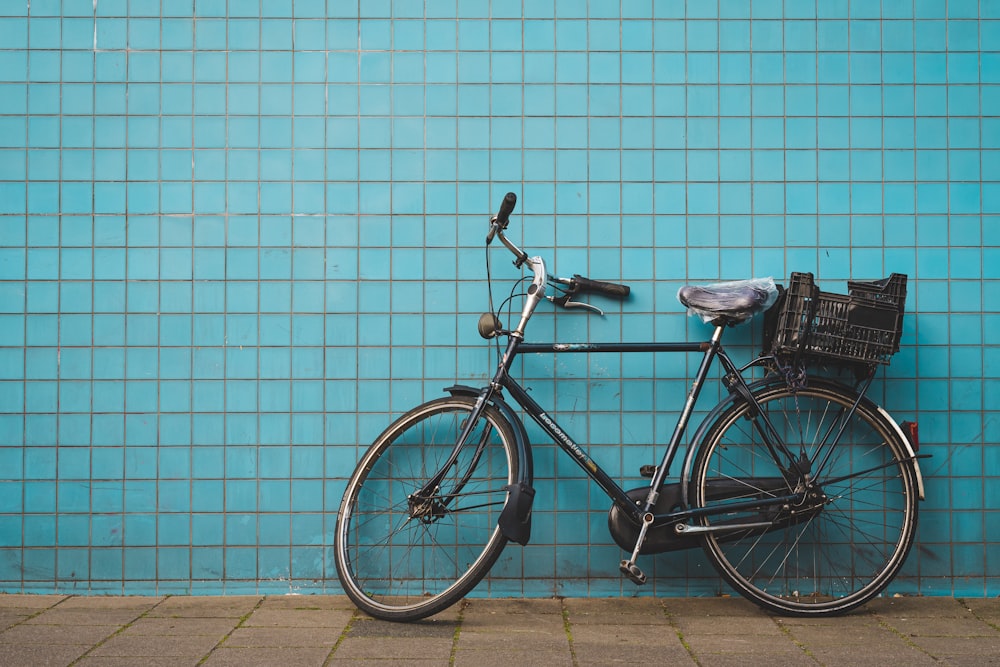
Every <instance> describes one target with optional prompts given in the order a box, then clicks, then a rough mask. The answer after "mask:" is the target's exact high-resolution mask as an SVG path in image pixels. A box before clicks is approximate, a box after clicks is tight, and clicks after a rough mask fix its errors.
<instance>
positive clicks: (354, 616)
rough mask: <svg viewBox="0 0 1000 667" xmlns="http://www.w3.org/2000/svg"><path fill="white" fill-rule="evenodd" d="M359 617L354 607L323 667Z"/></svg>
mask: <svg viewBox="0 0 1000 667" xmlns="http://www.w3.org/2000/svg"><path fill="white" fill-rule="evenodd" d="M462 608H463V609H464V608H465V607H464V606H463V607H462ZM359 618H361V612H360V611H358V610H357V609H355V610H354V613H352V614H351V618H350V619H348V621H347V625H345V626H344V629H343V630H342V631H341V633H340V636H339V637H337V642H336V643H335V644H334V645H333V648H331V649H330V652H329V653H328V654H327V656H326V660H324V661H323V665H324V667H325V666H326V665H329V664H330V661H331V660H333V656H334V655H336V653H337V651H338V650H339V649H340V645H341V644H343V643H344V640H346V639H347V635H349V634H350V632H351V628H353V627H354V622H355V621H357V620H358V619H359ZM456 633H457V631H456ZM452 655H454V648H453V649H452Z"/></svg>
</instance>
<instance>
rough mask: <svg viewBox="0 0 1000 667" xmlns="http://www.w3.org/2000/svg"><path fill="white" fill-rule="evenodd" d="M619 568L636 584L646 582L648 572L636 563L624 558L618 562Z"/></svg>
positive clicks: (639, 584) (640, 584)
mask: <svg viewBox="0 0 1000 667" xmlns="http://www.w3.org/2000/svg"><path fill="white" fill-rule="evenodd" d="M618 569H619V570H621V573H622V574H624V575H625V576H626V577H628V578H629V580H630V581H631V582H632V583H633V584H635V585H636V586H642V585H643V584H644V583H646V574H645V573H644V572H643V571H642V570H640V569H639V566H638V565H636V564H635V563H630V562H629V561H627V560H623V561H622V562H621V563H619V564H618Z"/></svg>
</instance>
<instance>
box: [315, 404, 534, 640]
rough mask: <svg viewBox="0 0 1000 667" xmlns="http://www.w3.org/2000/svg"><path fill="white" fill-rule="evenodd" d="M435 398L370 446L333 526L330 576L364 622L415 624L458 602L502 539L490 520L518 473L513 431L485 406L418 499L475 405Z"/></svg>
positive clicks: (481, 573) (491, 559)
mask: <svg viewBox="0 0 1000 667" xmlns="http://www.w3.org/2000/svg"><path fill="white" fill-rule="evenodd" d="M475 402H476V401H475V399H474V398H470V397H464V396H453V397H446V398H441V399H438V400H435V401H431V402H429V403H425V404H423V405H421V406H419V407H417V408H414V409H413V410H411V411H410V412H408V413H406V414H405V415H403V416H402V417H400V418H399V419H398V420H396V421H395V422H394V423H393V424H392V425H391V426H389V428H388V429H386V431H385V432H384V433H382V435H380V436H379V437H378V439H377V440H376V441H375V442H374V444H372V446H371V447H370V448H369V449H368V451H367V452H366V453H365V455H364V456H363V457H362V459H361V461H360V462H359V463H358V466H357V469H356V470H355V471H354V474H353V475H352V476H351V479H350V481H349V482H348V485H347V489H346V491H345V493H344V499H343V501H342V503H341V506H340V514H339V516H338V518H337V527H336V531H335V534H334V552H335V559H336V565H337V574H338V576H339V578H340V582H341V584H342V585H343V587H344V591H345V592H346V593H347V595H348V597H350V598H351V600H352V601H353V602H354V603H355V604H356V605H357V606H358V607H359V608H360V609H361V610H362V611H365V612H367V613H368V614H370V615H372V616H374V617H376V618H381V619H385V620H394V621H412V620H417V619H420V618H425V617H427V616H430V615H432V614H435V613H437V612H439V611H441V610H443V609H445V608H447V607H448V606H450V605H452V604H454V603H455V602H457V601H458V600H459V599H460V598H461V597H462V596H464V595H465V594H466V593H468V592H469V591H470V590H472V588H473V587H474V586H475V585H476V584H477V583H479V581H480V580H481V579H482V578H483V577H484V576H485V575H486V573H487V572H489V569H490V567H491V566H492V565H493V563H494V562H495V561H496V559H497V557H498V556H499V555H500V552H501V551H502V550H503V547H504V545H505V544H506V543H507V539H506V538H505V537H504V536H503V535H502V534H501V533H500V530H499V528H498V526H497V521H498V519H499V516H500V511H501V510H502V509H503V507H504V504H505V503H506V501H507V494H508V492H507V489H506V487H507V485H509V484H511V483H513V481H514V478H515V476H516V474H517V469H518V468H517V466H518V460H517V449H516V447H515V445H514V435H513V431H512V429H511V426H510V425H509V424H508V423H507V422H506V421H505V420H504V418H503V417H501V416H500V414H499V413H498V412H497V411H496V410H495V409H493V408H492V407H487V408H486V410H485V411H484V412H483V413H482V417H481V418H480V419H479V420H478V423H477V424H476V426H475V428H474V429H473V430H472V434H471V435H470V436H469V438H468V439H467V441H466V443H465V445H464V446H463V448H462V449H461V451H460V452H459V456H458V459H457V460H456V461H455V462H454V463H453V464H452V465H450V466H449V467H448V469H447V471H446V473H445V476H444V478H443V479H442V480H441V482H440V484H439V485H438V488H437V489H435V490H433V491H432V493H430V494H428V496H425V497H423V498H416V497H415V494H418V492H420V491H421V489H423V487H424V486H425V485H426V484H427V482H428V480H430V479H431V478H432V477H434V475H436V474H437V473H439V472H440V471H441V470H442V469H443V467H444V466H445V465H446V464H447V463H448V460H449V457H450V456H451V454H452V452H453V450H454V448H455V443H456V442H458V438H459V436H460V434H461V432H462V429H463V427H464V425H465V423H466V421H467V419H468V418H469V416H470V413H471V412H472V410H473V406H474V405H475Z"/></svg>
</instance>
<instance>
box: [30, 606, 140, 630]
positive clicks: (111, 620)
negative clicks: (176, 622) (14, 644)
mask: <svg viewBox="0 0 1000 667" xmlns="http://www.w3.org/2000/svg"><path fill="white" fill-rule="evenodd" d="M140 616H142V611H141V610H139V609H111V608H108V609H86V608H82V607H76V608H66V609H63V608H62V606H61V605H60V606H59V607H56V608H55V609H48V610H46V611H44V612H42V613H41V614H39V615H38V616H34V617H32V618H29V619H28V620H26V621H25V622H24V624H25V625H128V624H129V623H131V622H132V621H134V620H136V619H137V618H139V617H140Z"/></svg>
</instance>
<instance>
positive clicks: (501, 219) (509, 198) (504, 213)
mask: <svg viewBox="0 0 1000 667" xmlns="http://www.w3.org/2000/svg"><path fill="white" fill-rule="evenodd" d="M515 204H517V195H516V194H514V193H513V192H508V193H507V195H506V196H505V197H504V198H503V201H502V202H500V210H499V211H497V225H498V226H499V227H500V229H505V228H506V227H507V218H509V217H510V214H511V213H512V212H513V211H514V205H515Z"/></svg>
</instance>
